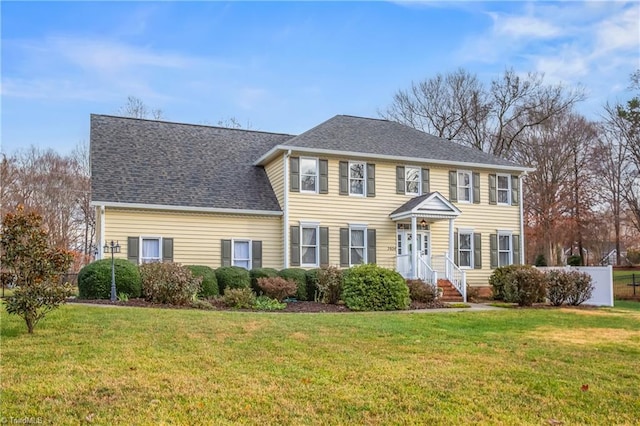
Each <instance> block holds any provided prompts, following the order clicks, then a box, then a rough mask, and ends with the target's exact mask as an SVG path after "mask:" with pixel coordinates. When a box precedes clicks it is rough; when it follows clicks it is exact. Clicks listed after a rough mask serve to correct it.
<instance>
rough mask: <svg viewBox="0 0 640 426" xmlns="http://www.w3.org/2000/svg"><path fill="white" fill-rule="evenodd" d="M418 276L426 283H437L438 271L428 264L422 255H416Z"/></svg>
mask: <svg viewBox="0 0 640 426" xmlns="http://www.w3.org/2000/svg"><path fill="white" fill-rule="evenodd" d="M418 277H419V278H420V279H421V280H422V281H424V282H426V283H428V284H432V285H438V273H437V272H436V271H434V270H433V268H431V266H429V264H428V263H427V261H426V260H425V258H424V257H422V256H418Z"/></svg>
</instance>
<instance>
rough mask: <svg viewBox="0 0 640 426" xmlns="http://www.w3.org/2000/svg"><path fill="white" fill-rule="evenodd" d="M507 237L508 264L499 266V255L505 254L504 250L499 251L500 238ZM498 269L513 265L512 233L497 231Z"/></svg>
mask: <svg viewBox="0 0 640 426" xmlns="http://www.w3.org/2000/svg"><path fill="white" fill-rule="evenodd" d="M505 236H508V237H509V263H507V264H506V265H501V264H500V253H506V251H505V250H500V237H505ZM497 244H498V247H497V248H498V267H501V266H509V265H513V231H501V230H498V241H497Z"/></svg>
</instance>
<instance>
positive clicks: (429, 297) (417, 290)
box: [407, 280, 437, 303]
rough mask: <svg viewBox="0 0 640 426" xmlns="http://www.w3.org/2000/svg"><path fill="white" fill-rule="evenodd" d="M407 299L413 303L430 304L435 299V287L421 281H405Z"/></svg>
mask: <svg viewBox="0 0 640 426" xmlns="http://www.w3.org/2000/svg"><path fill="white" fill-rule="evenodd" d="M407 286H408V287H409V297H410V298H411V300H412V301H414V302H422V303H430V302H433V301H434V299H435V298H436V292H437V289H436V286H434V285H431V284H427V283H426V282H424V281H422V280H407Z"/></svg>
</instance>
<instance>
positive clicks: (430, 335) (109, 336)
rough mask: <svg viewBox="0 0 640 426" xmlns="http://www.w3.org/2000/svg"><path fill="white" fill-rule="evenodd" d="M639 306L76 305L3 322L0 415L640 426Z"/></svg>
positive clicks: (46, 419) (98, 420) (75, 420)
mask: <svg viewBox="0 0 640 426" xmlns="http://www.w3.org/2000/svg"><path fill="white" fill-rule="evenodd" d="M639 306H640V304H638V303H637V302H623V303H621V304H619V305H617V306H616V307H615V308H612V309H599V310H577V309H504V310H499V311H489V312H469V311H463V312H455V313H454V312H452V313H438V314H434V313H427V314H408V313H357V314H354V313H351V314H283V313H239V312H211V311H195V310H169V309H145V308H112V307H99V306H96V307H88V306H78V305H67V306H64V307H62V308H61V309H60V310H58V311H56V312H54V313H52V314H50V316H49V317H47V318H46V319H45V320H44V321H43V322H42V323H41V324H39V327H38V328H37V329H36V333H35V334H34V335H28V334H27V333H26V330H25V327H24V325H23V324H22V323H21V322H20V319H19V318H17V317H14V316H8V315H7V314H6V312H4V310H3V309H0V311H2V312H0V321H1V338H2V340H1V344H2V376H1V377H2V399H1V404H2V405H1V407H0V408H1V409H0V413H1V417H3V418H4V419H10V418H25V417H33V418H39V419H41V420H42V422H43V423H45V424H46V423H56V424H79V423H93V424H152V423H154V424H155V423H173V424H214V423H215V424H231V423H249V424H388V423H392V424H468V423H473V424H477V423H479V424H538V425H540V424H549V423H550V422H551V423H553V422H554V421H559V422H563V423H564V424H633V423H636V422H637V421H638V419H639V418H640V386H639V385H638V384H639V383H640V370H639V369H638V360H639V359H640V308H639ZM583 385H588V389H586V387H585V388H583ZM583 389H585V390H583Z"/></svg>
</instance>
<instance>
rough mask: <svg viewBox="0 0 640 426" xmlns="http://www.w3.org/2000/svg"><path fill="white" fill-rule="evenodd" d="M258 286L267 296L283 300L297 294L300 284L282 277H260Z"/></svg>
mask: <svg viewBox="0 0 640 426" xmlns="http://www.w3.org/2000/svg"><path fill="white" fill-rule="evenodd" d="M258 288H260V290H261V291H262V292H263V293H264V294H265V295H266V296H267V297H269V298H272V299H276V300H277V301H279V302H282V299H284V298H286V297H289V296H293V295H295V294H296V292H297V291H298V284H297V283H296V282H295V281H293V280H286V279H284V278H282V277H271V278H258Z"/></svg>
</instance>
